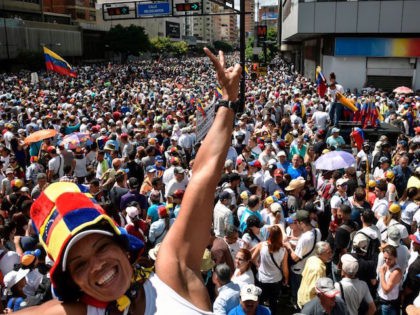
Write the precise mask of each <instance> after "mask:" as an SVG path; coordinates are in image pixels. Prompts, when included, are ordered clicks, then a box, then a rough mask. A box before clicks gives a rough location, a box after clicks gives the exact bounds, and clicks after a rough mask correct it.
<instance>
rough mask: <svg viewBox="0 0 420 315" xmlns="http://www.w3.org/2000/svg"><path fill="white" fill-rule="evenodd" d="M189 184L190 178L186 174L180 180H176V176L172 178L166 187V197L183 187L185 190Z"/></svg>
mask: <svg viewBox="0 0 420 315" xmlns="http://www.w3.org/2000/svg"><path fill="white" fill-rule="evenodd" d="M187 185H188V178H187V176H184V179H183V180H182V181H180V182H178V181H177V180H176V178H175V177H174V178H172V179H171V181H170V182H169V183H168V185H167V186H166V187H165V197H166V198H168V197H169V196H170V195H172V193H173V192H174V191H175V190H178V189H181V190H185V188H187Z"/></svg>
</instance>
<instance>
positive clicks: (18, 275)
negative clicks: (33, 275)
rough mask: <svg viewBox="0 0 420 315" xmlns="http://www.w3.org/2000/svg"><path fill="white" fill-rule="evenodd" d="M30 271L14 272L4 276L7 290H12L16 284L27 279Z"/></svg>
mask: <svg viewBox="0 0 420 315" xmlns="http://www.w3.org/2000/svg"><path fill="white" fill-rule="evenodd" d="M29 271H30V270H29V269H19V270H12V271H10V272H9V273H7V274H6V275H5V276H4V279H3V282H4V286H5V287H6V288H7V289H9V290H10V289H12V288H13V286H14V285H15V284H17V283H18V282H19V281H20V280H22V279H23V278H25V277H26V275H27V274H28V273H29Z"/></svg>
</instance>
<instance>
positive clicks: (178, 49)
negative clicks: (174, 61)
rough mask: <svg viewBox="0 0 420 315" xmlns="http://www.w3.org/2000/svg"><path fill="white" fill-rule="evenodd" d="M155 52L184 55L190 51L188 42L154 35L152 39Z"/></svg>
mask: <svg viewBox="0 0 420 315" xmlns="http://www.w3.org/2000/svg"><path fill="white" fill-rule="evenodd" d="M150 45H151V51H152V52H153V53H173V54H176V55H184V54H186V53H187V52H188V44H187V43H186V42H185V41H172V40H171V39H170V38H169V37H154V38H152V39H151V40H150Z"/></svg>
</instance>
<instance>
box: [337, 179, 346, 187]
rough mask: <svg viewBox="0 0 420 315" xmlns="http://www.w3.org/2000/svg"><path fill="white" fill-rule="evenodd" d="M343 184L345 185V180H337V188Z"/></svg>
mask: <svg viewBox="0 0 420 315" xmlns="http://www.w3.org/2000/svg"><path fill="white" fill-rule="evenodd" d="M345 183H347V179H345V178H339V179H338V180H337V186H341V185H343V184H345Z"/></svg>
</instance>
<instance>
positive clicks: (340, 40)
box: [282, 0, 420, 90]
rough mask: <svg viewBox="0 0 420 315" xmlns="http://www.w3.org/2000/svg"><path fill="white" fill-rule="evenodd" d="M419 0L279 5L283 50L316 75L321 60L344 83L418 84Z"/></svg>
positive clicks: (359, 85)
mask: <svg viewBox="0 0 420 315" xmlns="http://www.w3.org/2000/svg"><path fill="white" fill-rule="evenodd" d="M418 12H420V1H415V0H400V1H371V0H368V1H329V2H321V1H303V0H286V1H285V2H284V3H283V6H282V51H283V53H284V56H285V57H286V58H288V59H289V61H291V62H293V63H294V64H295V66H296V69H297V70H298V71H299V72H301V73H304V74H305V75H306V76H308V77H310V78H313V79H315V68H316V66H317V65H321V67H322V68H323V72H324V74H325V75H326V76H328V74H329V73H330V72H334V73H335V74H336V76H337V80H338V82H339V83H340V84H342V85H343V86H344V88H349V89H351V90H353V89H355V88H357V89H359V90H360V89H361V88H363V87H376V88H379V87H381V88H384V89H386V90H392V89H393V88H395V87H397V86H400V85H408V86H410V87H413V88H414V89H416V90H417V89H420V35H419V34H420V24H419V23H418Z"/></svg>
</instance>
